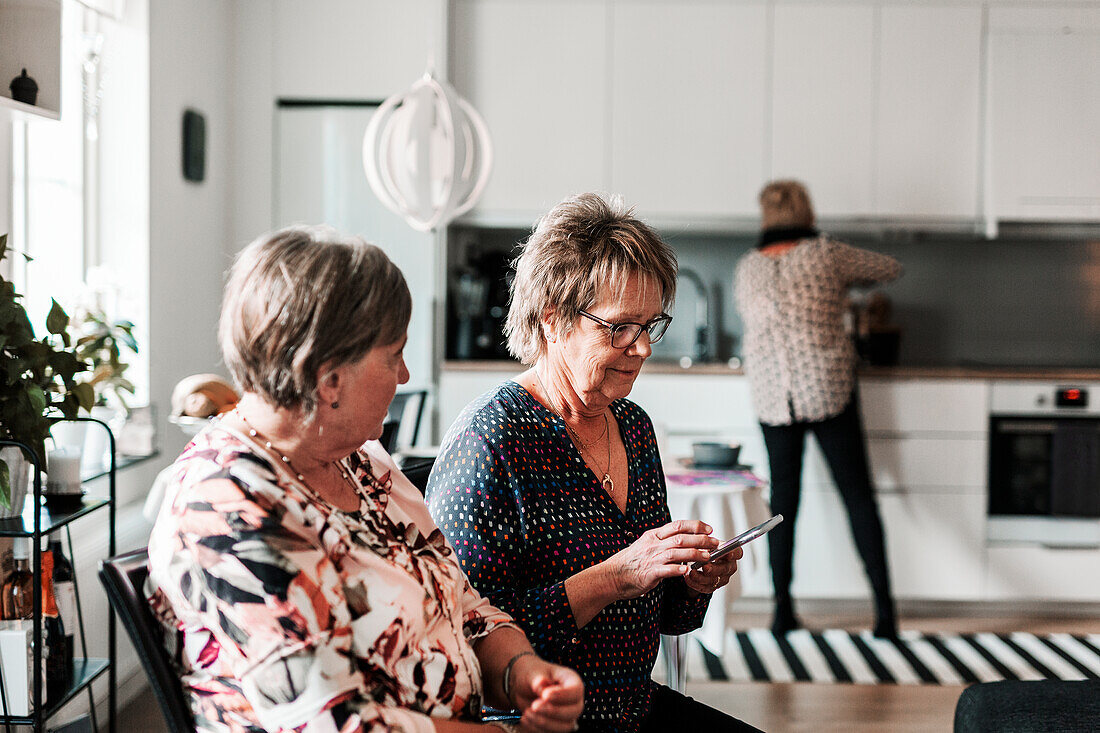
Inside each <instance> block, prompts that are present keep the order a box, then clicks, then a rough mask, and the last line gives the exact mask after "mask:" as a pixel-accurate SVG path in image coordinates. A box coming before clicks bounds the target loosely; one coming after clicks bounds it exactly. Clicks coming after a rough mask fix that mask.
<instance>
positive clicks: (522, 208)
mask: <svg viewBox="0 0 1100 733" xmlns="http://www.w3.org/2000/svg"><path fill="white" fill-rule="evenodd" d="M608 16H609V10H608V9H607V7H605V5H604V4H603V3H593V2H583V1H580V0H574V1H572V2H569V1H566V0H554V1H553V2H514V0H478V1H477V2H472V1H468V2H458V3H456V4H455V8H454V20H453V25H454V36H453V39H454V40H453V57H454V63H453V76H452V78H453V79H454V85H455V88H456V89H457V90H458V92H459V93H460V94H462V95H463V96H465V97H466V98H467V99H468V100H469V101H470V103H471V104H473V106H474V108H475V109H477V110H478V111H479V112H480V113H481V115H482V116H483V117H484V118H485V123H486V124H487V125H488V127H489V133H490V135H491V136H492V141H493V150H494V160H495V163H494V169H493V173H492V176H491V177H490V179H489V184H488V186H487V187H486V189H485V194H484V196H483V197H482V199H481V201H480V202H479V203H478V206H477V211H478V212H480V213H482V214H485V215H487V216H490V217H496V218H499V219H503V220H508V221H514V222H523V223H526V224H528V225H529V224H530V223H531V222H532V221H533V220H534V218H535V217H536V216H537V215H539V214H541V213H544V212H545V211H546V210H547V209H549V208H550V207H551V206H552V205H553V204H555V203H557V202H558V201H560V200H561V199H563V198H565V197H566V196H568V195H570V194H574V193H579V192H581V191H593V190H595V191H603V190H607V188H608V182H609V181H608V175H607V170H608V159H607V158H608V156H607V145H606V141H607V129H608V128H607V122H608V107H609V105H608V99H609V96H610V95H609V92H608V88H607V87H608V84H607V54H608V50H607V37H608V35H607V34H608V25H609V24H608Z"/></svg>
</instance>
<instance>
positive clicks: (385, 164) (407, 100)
mask: <svg viewBox="0 0 1100 733" xmlns="http://www.w3.org/2000/svg"><path fill="white" fill-rule="evenodd" d="M492 166H493V149H492V144H491V143H490V141H489V130H488V128H486V127H485V122H484V121H483V120H482V119H481V116H480V115H479V114H478V113H477V112H476V111H475V110H474V108H473V107H472V106H470V103H469V102H467V101H466V100H465V99H462V98H461V97H459V96H458V93H457V92H455V90H454V88H453V87H452V86H451V85H450V84H448V83H447V82H445V81H441V80H439V79H436V78H435V77H434V76H433V75H432V73H431V72H430V71H429V72H427V73H426V74H424V76H423V77H422V78H421V79H420V80H418V81H417V82H416V83H415V84H413V85H412V87H411V88H410V89H409V90H408V91H405V92H402V93H400V94H395V95H394V96H392V97H390V98H389V99H387V100H386V101H385V102H383V103H382V105H381V106H380V107H379V108H378V111H377V112H375V113H374V117H372V118H371V121H370V124H369V125H367V131H366V133H365V134H364V135H363V168H364V170H366V173H367V180H368V181H369V182H370V187H371V189H373V190H374V193H375V195H377V196H378V198H379V200H380V201H381V202H382V203H383V204H384V205H385V206H386V208H388V209H390V210H391V211H393V212H394V213H396V214H399V215H400V216H403V217H404V218H405V221H407V222H408V223H409V226H411V227H412V228H413V229H416V230H418V231H422V232H427V231H431V230H432V229H435V228H437V227H440V226H445V225H446V224H447V223H448V222H449V221H451V220H452V219H454V218H455V217H456V216H458V215H459V214H462V213H463V212H465V211H468V210H469V209H470V208H471V207H472V206H473V205H474V204H475V203H477V200H478V198H479V197H480V196H481V192H482V191H484V190H485V184H486V183H487V182H488V180H489V171H490V170H491V169H492Z"/></svg>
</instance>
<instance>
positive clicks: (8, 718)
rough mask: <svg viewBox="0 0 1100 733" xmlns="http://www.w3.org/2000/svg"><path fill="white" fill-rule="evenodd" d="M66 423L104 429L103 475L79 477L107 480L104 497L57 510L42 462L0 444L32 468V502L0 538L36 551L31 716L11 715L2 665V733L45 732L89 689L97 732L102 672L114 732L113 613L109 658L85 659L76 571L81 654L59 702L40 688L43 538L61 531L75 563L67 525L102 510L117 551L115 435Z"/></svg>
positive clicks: (111, 548)
mask: <svg viewBox="0 0 1100 733" xmlns="http://www.w3.org/2000/svg"><path fill="white" fill-rule="evenodd" d="M70 420H72V421H77V422H89V423H96V424H97V425H99V426H101V427H102V429H103V430H106V431H107V440H108V448H109V453H108V455H109V456H110V461H109V465H108V466H107V467H106V469H105V470H104V471H100V472H98V473H97V474H95V475H93V476H90V477H89V476H85V477H83V478H82V480H83V481H84V482H87V481H89V480H91V479H92V478H100V477H102V476H106V477H107V492H108V493H107V496H106V497H103V496H99V497H88V496H84V497H81V498H80V499H79V501H78V502H74V501H72V500H67V501H68V502H71V503H66V504H65V505H64V507H63V508H58V507H56V506H53V507H51V506H50V504H49V503H48V502H47V497H46V495H45V494H44V492H43V490H42V488H43V487H42V463H41V459H40V457H39V456H38V455H37V454H36V453H35V451H34V450H33V449H32V448H31V447H30V446H28V445H26V444H25V443H21V442H19V441H14V440H0V448H3V447H5V446H14V447H17V448H19V449H20V450H22V451H23V454H24V455H25V456H27V458H28V459H29V461H30V464H31V466H32V467H33V470H34V491H33V494H32V495H31V496H28V497H27V498H28V499H29V500H30V503H28V504H26V505H24V506H25V508H24V511H23V513H22V515H21V516H18V517H11V518H8V519H0V537H26V538H30V539H32V541H33V548H34V551H33V552H32V553H31V566H32V572H33V574H34V588H33V594H32V609H33V619H32V639H34V640H35V641H34V649H33V653H32V666H31V671H32V672H33V673H34V674H33V675H32V678H33V681H32V684H31V688H32V694H31V698H30V703H31V704H30V712H29V714H27V715H11V714H9V705H8V700H9V695H8V694H7V688H6V686H5V684H4V675H3V667H2V666H0V713H2V715H0V724H3V726H4V729H5V733H11V732H12V728H13V726H29V727H30V728H31V730H32V731H33V733H46V730H47V728H46V726H47V724H48V723H49V721H50V720H51V718H53V717H54V716H55V715H56V714H57V713H58V712H59V711H60V710H61V709H62V708H63V707H64V706H65V705H66V704H68V703H69V702H70V701H71V700H72V699H73V698H74V697H76V696H77V695H78V694H80V693H81V692H82V691H87V693H88V706H89V715H90V716H91V719H92V726H93V729H94V730H99V725H98V721H97V716H96V709H95V697H94V695H93V694H92V683H93V682H94V681H95V680H96V679H98V678H100V677H101V676H102V675H103V674H104V673H106V674H107V678H108V687H109V689H108V695H107V718H108V720H107V725H108V727H107V730H108V731H109V732H110V733H115V718H116V714H115V713H116V706H117V699H116V688H117V685H116V681H117V680H116V675H117V650H116V637H115V613H114V610H113V609H112V608H110V606H109V605H108V608H107V658H106V659H99V658H90V657H88V645H87V636H86V633H85V627H84V613H83V610H82V608H81V603H80V585H79V583H80V579H79V577H77V574H76V573H74V577H73V589H74V591H75V596H76V615H77V626H78V628H79V631H80V649H79V651H80V652H81V655H82V656H80V657H75V652H76V651H77V650H75V649H74V650H73V651H74V657H75V658H74V659H73V674H72V682H71V683H70V684H69V687H68V689H66V690H65V691H64V693H62V694H61V695H59V696H58V699H56V700H46V699H45V695H44V693H45V690H44V689H43V680H42V673H41V670H42V661H43V660H42V652H43V649H44V638H43V620H42V552H41V540H42V538H43V537H45V536H47V535H50V534H53V533H54V532H61V531H64V533H65V540H66V544H67V545H68V548H67V549H68V551H69V557H70V558H74V559H75V557H76V556H75V555H74V553H73V538H72V534H71V532H70V525H71V524H72V523H73V522H75V521H76V520H78V519H81V518H82V517H85V516H87V515H89V514H91V513H93V512H96V511H99V510H101V509H103V508H106V509H107V512H108V530H107V531H108V535H107V556H108V557H114V555H115V554H116V552H117V550H116V547H115V509H116V502H115V470H116V468H117V461H116V457H115V436H114V434H113V433H112V432H111V429H110V427H108V425H107V423H105V422H103V421H102V420H99V419H96V418H93V417H76V418H71V419H70Z"/></svg>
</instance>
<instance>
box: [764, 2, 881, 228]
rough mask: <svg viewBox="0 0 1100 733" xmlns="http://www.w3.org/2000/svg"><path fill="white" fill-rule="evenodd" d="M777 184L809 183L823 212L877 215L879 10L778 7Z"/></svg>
mask: <svg viewBox="0 0 1100 733" xmlns="http://www.w3.org/2000/svg"><path fill="white" fill-rule="evenodd" d="M774 12H775V20H774V32H773V35H772V44H773V50H772V84H771V104H772V124H771V137H772V140H771V171H770V177H771V178H797V179H799V180H802V181H805V182H806V183H807V184H808V185H809V187H810V192H811V195H812V196H813V199H814V206H815V209H816V210H817V213H818V214H819V215H821V216H824V217H836V216H856V215H860V214H867V213H868V212H870V211H873V205H874V182H873V180H872V178H871V175H870V173H871V171H872V169H873V161H874V145H873V140H874V135H875V126H874V104H875V61H876V58H875V9H874V7H872V6H870V5H846V4H840V5H801V4H790V5H787V4H783V5H776V6H775V10H774Z"/></svg>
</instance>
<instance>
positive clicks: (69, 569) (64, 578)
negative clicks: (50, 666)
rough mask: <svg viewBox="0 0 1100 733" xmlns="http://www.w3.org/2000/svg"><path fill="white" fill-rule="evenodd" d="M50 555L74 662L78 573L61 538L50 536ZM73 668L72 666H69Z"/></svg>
mask: <svg viewBox="0 0 1100 733" xmlns="http://www.w3.org/2000/svg"><path fill="white" fill-rule="evenodd" d="M50 553H51V554H52V555H53V594H54V597H55V598H57V610H58V612H59V613H60V614H61V624H62V625H63V626H64V627H65V640H66V642H67V643H68V648H67V653H68V656H69V661H70V662H71V661H72V657H73V653H74V651H75V650H76V645H75V642H76V639H75V634H76V626H77V622H76V584H75V578H76V573H75V571H74V570H73V564H72V563H71V562H69V558H67V557H65V551H64V550H62V548H61V538H60V537H57V536H54V535H51V536H50ZM69 666H71V665H69Z"/></svg>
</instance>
